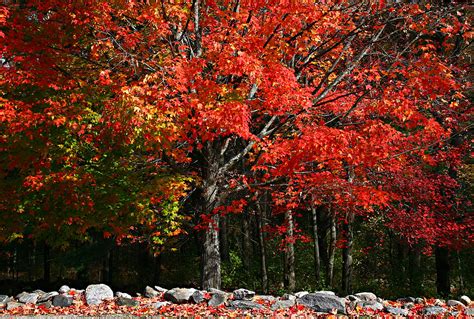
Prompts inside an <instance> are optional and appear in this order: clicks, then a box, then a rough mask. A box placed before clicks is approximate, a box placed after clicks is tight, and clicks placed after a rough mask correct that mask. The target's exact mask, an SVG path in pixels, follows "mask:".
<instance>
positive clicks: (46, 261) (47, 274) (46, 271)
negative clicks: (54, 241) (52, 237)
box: [43, 243, 51, 284]
mask: <svg viewBox="0 0 474 319" xmlns="http://www.w3.org/2000/svg"><path fill="white" fill-rule="evenodd" d="M43 280H44V282H45V284H49V283H50V282H51V259H50V256H49V246H48V244H46V243H44V244H43Z"/></svg>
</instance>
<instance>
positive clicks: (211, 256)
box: [201, 150, 221, 290]
mask: <svg viewBox="0 0 474 319" xmlns="http://www.w3.org/2000/svg"><path fill="white" fill-rule="evenodd" d="M208 163H209V167H208V169H207V172H206V173H207V174H206V176H205V179H204V183H203V194H202V197H203V198H202V200H203V201H202V203H203V208H202V211H203V214H207V215H208V216H210V217H209V223H208V224H207V225H206V226H207V229H206V231H205V233H204V242H203V249H202V257H201V265H202V271H201V285H202V289H205V290H209V289H210V288H216V289H219V288H220V287H221V256H220V242H219V219H220V216H219V215H214V214H213V210H214V208H216V207H217V205H218V192H219V189H218V186H217V174H218V162H217V159H216V158H214V156H213V154H212V151H211V150H209V158H208Z"/></svg>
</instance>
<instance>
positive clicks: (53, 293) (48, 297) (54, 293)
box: [38, 291, 59, 303]
mask: <svg viewBox="0 0 474 319" xmlns="http://www.w3.org/2000/svg"><path fill="white" fill-rule="evenodd" d="M57 295H59V293H58V292H57V291H51V292H47V293H44V294H42V295H41V296H40V297H39V298H38V303H40V302H45V301H48V300H51V299H53V297H54V296H57Z"/></svg>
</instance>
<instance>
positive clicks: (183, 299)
mask: <svg viewBox="0 0 474 319" xmlns="http://www.w3.org/2000/svg"><path fill="white" fill-rule="evenodd" d="M196 291H197V290H196V289H194V288H173V289H170V290H168V291H167V292H165V294H164V298H165V300H167V301H171V302H172V303H176V304H183V303H187V302H191V301H193V299H192V296H193V294H194V293H195V292H196Z"/></svg>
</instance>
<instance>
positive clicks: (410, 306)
mask: <svg viewBox="0 0 474 319" xmlns="http://www.w3.org/2000/svg"><path fill="white" fill-rule="evenodd" d="M414 306H415V304H414V303H413V302H407V303H405V304H403V306H402V308H406V309H411V308H413V307H414Z"/></svg>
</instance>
